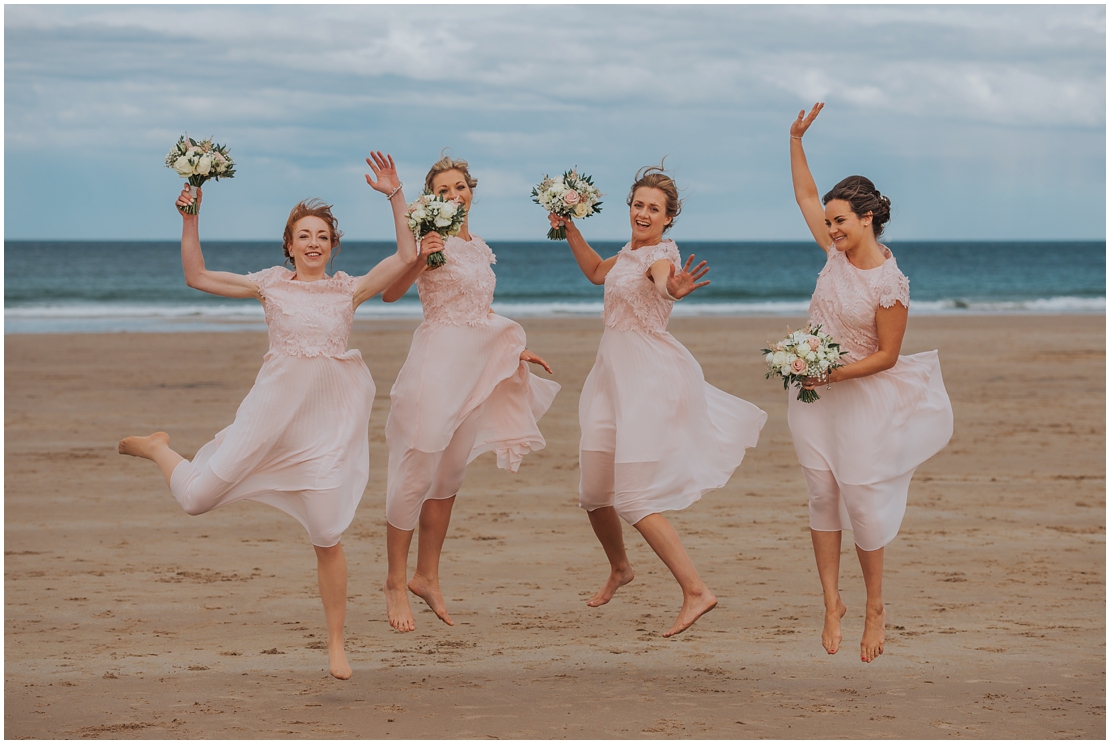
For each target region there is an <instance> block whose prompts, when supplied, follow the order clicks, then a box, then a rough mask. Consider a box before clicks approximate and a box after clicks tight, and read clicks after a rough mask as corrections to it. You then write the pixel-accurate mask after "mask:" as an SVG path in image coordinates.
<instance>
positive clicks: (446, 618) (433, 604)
mask: <svg viewBox="0 0 1110 744" xmlns="http://www.w3.org/2000/svg"><path fill="white" fill-rule="evenodd" d="M409 591H410V592H412V593H413V594H415V595H416V596H418V597H420V598H421V599H422V600H424V602H425V603H427V605H428V607H430V608H431V609H432V612H434V613H435V614H436V617H438V618H439V619H440V620H442V621H443V622H445V623H447V624H448V625H454V624H455V623H454V622H452V621H451V616H450V615H448V614H447V603H446V602H444V601H443V592H441V591H440V590H439V581H438V580H436V581H428V580H427V579H424V578H423V577H421V576H420V574H413V575H412V580H411V581H409Z"/></svg>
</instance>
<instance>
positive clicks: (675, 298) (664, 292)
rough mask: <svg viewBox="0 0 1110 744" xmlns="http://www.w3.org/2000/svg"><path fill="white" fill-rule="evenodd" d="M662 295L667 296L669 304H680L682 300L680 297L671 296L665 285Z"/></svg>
mask: <svg viewBox="0 0 1110 744" xmlns="http://www.w3.org/2000/svg"><path fill="white" fill-rule="evenodd" d="M663 294H665V295H667V299H668V300H670V301H671V302H680V301H681V300H682V298H681V297H675V296H674V295H672V294H671V290H669V289H667V285H666V284H664V285H663Z"/></svg>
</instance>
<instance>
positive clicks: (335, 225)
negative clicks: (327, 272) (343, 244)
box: [281, 199, 343, 269]
mask: <svg viewBox="0 0 1110 744" xmlns="http://www.w3.org/2000/svg"><path fill="white" fill-rule="evenodd" d="M305 217H319V218H320V219H322V220H323V221H324V222H326V223H327V225H328V231H329V232H330V233H331V257H332V258H335V257H336V256H337V255H339V239H340V238H342V237H343V232H342V231H341V230H340V229H339V220H337V219H335V215H333V214H332V213H331V205H330V204H325V203H324V202H323V201H322V200H320V199H305V200H304V201H302V202H298V203H297V206H295V207H293V209H292V211H290V212H289V219H288V220H286V221H285V233H284V234H283V235H282V238H281V247H282V248H283V249H284V250H285V260H286V261H288V262H289V263H290V264H292V266H293V268H294V269H296V268H297V262H296V261H295V260H294V259H293V257H292V256H291V255H289V246H291V245H293V225H295V224H297V221H298V220H301V219H304V218H305Z"/></svg>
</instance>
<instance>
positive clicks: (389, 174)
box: [366, 150, 401, 194]
mask: <svg viewBox="0 0 1110 744" xmlns="http://www.w3.org/2000/svg"><path fill="white" fill-rule="evenodd" d="M370 158H373V160H371V159H370ZM366 164H367V165H369V166H370V170H372V171H374V176H375V177H377V180H376V181H375V180H374V179H373V178H370V174H369V173H367V174H366V183H368V184H370V188H372V189H374V191H380V192H382V193H383V194H389V193H390V192H392V191H393V190H394V189H396V188H397V187H398V186H400V185H401V179H400V178H398V177H397V166H396V165H394V164H393V156H392V155H383V154H382V153H381V151H380V150H379V151H377V152H373V151H372V152H371V153H370V157H369V158H366Z"/></svg>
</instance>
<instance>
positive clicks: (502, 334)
mask: <svg viewBox="0 0 1110 744" xmlns="http://www.w3.org/2000/svg"><path fill="white" fill-rule="evenodd" d="M524 348H525V336H524V329H523V328H521V327H520V325H518V324H517V323H515V322H513V321H511V320H509V319H508V318H503V317H501V316H499V315H493V314H491V315H490V316H489V319H488V321H487V322H486V323H483V324H481V325H477V326H466V325H464V326H453V325H446V324H443V323H428V322H425V323H422V324H421V325H420V326H419V327H418V328H417V329H416V332H415V333H414V334H413V337H412V346H411V347H410V348H409V355H408V358H407V359H406V360H405V364H404V366H403V367H402V368H401V371H400V372H399V373H398V374H397V381H396V383H395V384H394V385H393V390H392V391H391V392H390V399H391V401H392V407H391V408H390V411H389V419H388V420H387V421H386V425H385V438H386V444H387V445H388V447H389V476H388V481H389V482H388V486H387V488H386V506H385V510H386V521H388V522H389V524H391V525H393V526H394V527H396V528H398V529H402V530H412V529H415V528H416V525H417V522H419V520H420V508H421V507H422V506H423V504H424V502H425V501H426V500H427V499H444V498H450V497H451V496H453V495H455V494H456V493H457V492H458V490H459V487H460V486H461V485H462V479H463V474H464V471H465V469H466V465H467V463H469V462H470V461H472V460H473V459H474V458H476V457H478V456H479V455H481V454H483V453H485V452H491V451H492V452H495V453H496V455H497V466H498V467H499V468H502V469H504V470H508V471H509V472H514V473H515V472H516V470H517V468H518V467H519V466H520V463H521V460H522V459H523V458H524V456H525V455H526V454H527V453H529V452H531V451H534V450H540V449H543V448H544V446H545V445H546V442H545V441H544V438H543V435H542V434H540V430H539V425H538V424H537V421H538V420H539V419H540V417H541V416H543V414H544V413H546V412H547V409H548V408H550V407H551V402H552V400H554V398H555V394H556V393H557V392H558V391H559V385H558V384H557V383H555V382H552V381H551V380H544V379H541V378H539V377H537V376H536V375H534V374H532V373H531V372H530V371H529V370H528V364H527V363H526V362H522V361H521V360H520V353H521V352H522V351H523V350H524Z"/></svg>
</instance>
